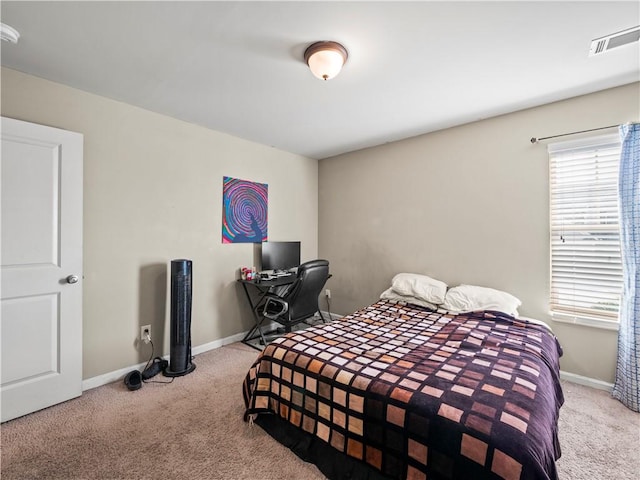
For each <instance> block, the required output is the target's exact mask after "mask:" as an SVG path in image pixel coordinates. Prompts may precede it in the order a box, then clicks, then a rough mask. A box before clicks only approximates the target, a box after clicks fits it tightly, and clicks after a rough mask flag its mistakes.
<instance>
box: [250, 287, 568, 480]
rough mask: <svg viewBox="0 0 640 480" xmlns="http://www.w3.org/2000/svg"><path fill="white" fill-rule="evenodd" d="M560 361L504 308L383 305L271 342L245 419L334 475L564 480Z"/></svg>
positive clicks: (254, 372) (255, 372)
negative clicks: (559, 465) (458, 310)
mask: <svg viewBox="0 0 640 480" xmlns="http://www.w3.org/2000/svg"><path fill="white" fill-rule="evenodd" d="M561 355H562V349H561V347H560V344H559V343H558V341H557V339H556V338H555V336H554V335H553V334H552V333H551V331H550V330H549V329H548V328H547V327H545V326H544V325H541V324H536V323H533V322H530V321H527V320H522V319H518V318H515V317H514V316H511V315H508V314H506V313H503V312H499V311H491V310H483V311H474V312H469V313H462V314H452V313H449V312H446V311H443V310H437V311H432V310H431V309H429V308H426V307H421V306H417V305H413V304H408V303H405V302H397V301H391V300H380V301H378V302H376V303H374V304H373V305H370V306H368V307H366V308H364V309H362V310H360V311H358V312H356V313H353V314H351V315H348V316H346V317H344V318H342V319H340V320H338V321H334V322H331V323H328V324H325V325H319V326H315V327H311V328H308V329H306V330H301V331H298V332H292V333H290V334H287V335H285V336H284V337H281V338H279V339H277V340H275V341H274V342H273V343H271V344H269V345H268V346H267V347H266V348H265V349H264V350H263V352H262V353H261V354H260V356H259V357H258V359H257V360H256V362H255V363H254V365H253V366H252V367H251V369H250V370H249V372H248V374H247V376H246V378H245V381H244V383H243V397H244V401H245V406H246V411H245V420H246V421H248V422H250V423H254V422H255V423H258V424H259V425H260V426H261V427H262V428H264V429H265V430H267V432H268V433H269V434H271V435H272V436H273V437H274V438H276V439H277V440H279V441H280V442H281V443H283V444H285V445H287V446H288V447H290V448H291V449H292V450H293V451H294V452H295V453H296V454H297V455H298V456H300V457H301V458H303V459H304V460H307V461H311V462H313V463H315V464H316V465H318V467H319V468H320V470H321V471H322V472H323V473H324V475H326V476H327V477H328V478H330V479H343V478H362V479H378V478H380V479H381V478H407V479H429V480H439V479H447V480H449V479H465V480H469V479H506V480H516V479H522V480H528V479H532V480H533V479H535V480H555V479H557V473H556V467H555V461H556V460H557V459H558V458H559V456H560V446H559V443H558V432H557V425H558V414H559V410H560V406H561V405H562V403H563V395H562V389H561V386H560V382H559V364H558V362H559V357H560V356H561ZM261 455H264V456H265V457H266V458H268V453H266V452H261Z"/></svg>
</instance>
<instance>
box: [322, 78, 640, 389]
mask: <svg viewBox="0 0 640 480" xmlns="http://www.w3.org/2000/svg"><path fill="white" fill-rule="evenodd" d="M639 93H640V84H638V83H635V84H631V85H627V86H623V87H620V88H615V89H611V90H606V91H602V92H599V93H595V94H592V95H586V96H582V97H577V98H574V99H570V100H567V101H563V102H558V103H553V104H549V105H546V106H542V107H538V108H533V109H529V110H525V111H521V112H517V113H513V114H509V115H504V116H500V117H496V118H491V119H488V120H481V121H478V122H475V123H472V124H468V125H464V126H460V127H456V128H451V129H447V130H443V131H439V132H435V133H432V134H428V135H423V136H419V137H414V138H410V139H407V140H403V141H399V142H394V143H390V144H387V145H384V146H380V147H375V148H370V149H366V150H361V151H358V152H353V153H350V154H345V155H341V156H337V157H334V158H330V159H326V160H321V161H320V167H319V204H320V210H319V255H320V256H321V257H323V258H327V259H328V260H330V262H331V265H332V267H331V270H332V273H333V278H332V279H331V280H330V282H329V284H328V286H329V287H330V288H331V289H332V306H333V309H334V310H335V311H337V312H339V313H347V312H351V311H353V310H355V309H357V308H359V307H362V306H364V305H368V304H370V303H372V302H374V301H375V300H376V299H377V298H378V295H379V294H380V293H381V292H382V291H383V290H384V289H386V288H387V287H388V286H389V284H390V280H391V278H392V277H393V275H394V274H396V273H398V272H420V273H425V274H428V275H431V276H433V277H435V278H438V279H441V280H443V281H445V282H447V283H448V284H449V285H451V286H454V285H457V284H460V283H467V284H475V285H484V286H488V287H493V288H498V289H502V290H506V291H508V292H511V293H513V294H514V295H516V296H517V297H519V298H520V299H521V300H522V302H523V305H522V307H521V309H520V312H521V314H522V315H526V316H531V317H536V318H540V319H542V320H545V321H547V322H549V323H550V324H551V325H552V327H553V329H554V331H555V332H556V334H557V336H558V337H559V339H560V341H561V343H562V344H563V347H564V350H565V353H564V357H563V359H562V364H561V366H562V369H563V370H566V371H569V372H572V373H575V374H578V375H584V376H588V377H592V378H596V379H600V380H603V381H606V382H613V379H614V372H615V357H616V348H617V347H616V338H617V336H616V335H617V334H616V332H614V331H607V330H603V329H597V328H592V327H582V326H577V325H572V324H563V323H559V322H553V321H552V320H551V318H550V317H549V315H548V313H547V312H548V308H547V304H548V297H549V295H548V291H549V238H548V237H549V227H548V208H549V200H548V195H549V191H548V160H547V149H546V144H545V143H540V144H537V145H532V144H531V143H530V141H529V139H530V138H531V137H533V136H536V137H542V136H547V135H554V134H560V133H566V132H572V131H577V130H582V129H589V128H594V127H600V126H606V125H613V124H618V123H624V122H627V121H632V120H635V121H638V120H639V119H640V112H639V109H640V107H639V105H640V95H639ZM425 108H428V106H425Z"/></svg>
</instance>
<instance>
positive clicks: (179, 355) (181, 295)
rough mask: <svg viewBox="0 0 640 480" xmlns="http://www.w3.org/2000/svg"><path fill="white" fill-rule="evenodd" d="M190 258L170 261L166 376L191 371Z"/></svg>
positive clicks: (192, 367)
mask: <svg viewBox="0 0 640 480" xmlns="http://www.w3.org/2000/svg"><path fill="white" fill-rule="evenodd" d="M191 263H192V262H191V260H183V259H180V260H172V261H171V349H170V358H169V366H168V367H167V368H166V369H165V370H164V375H165V376H167V377H180V376H182V375H186V374H188V373H191V372H193V370H194V369H195V368H196V365H195V364H194V363H192V362H191V290H192V289H191Z"/></svg>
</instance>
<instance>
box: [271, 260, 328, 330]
mask: <svg viewBox="0 0 640 480" xmlns="http://www.w3.org/2000/svg"><path fill="white" fill-rule="evenodd" d="M328 278H329V262H328V261H326V260H312V261H310V262H306V263H303V264H302V265H300V266H299V267H298V275H297V278H296V281H295V282H294V283H293V285H291V286H290V287H289V288H288V289H287V291H286V292H285V293H284V294H283V295H276V294H273V293H268V294H267V296H266V302H265V304H264V310H263V311H262V314H263V315H264V316H265V317H266V318H268V319H270V320H273V321H276V322H278V323H280V324H282V325H284V327H285V332H290V331H291V326H292V325H295V324H296V323H300V322H302V321H304V320H307V319H308V318H311V317H313V316H314V315H315V314H316V312H317V313H318V314H319V315H320V318H321V319H322V321H323V322H325V319H324V317H323V316H322V312H320V307H319V305H318V297H319V296H320V293H321V292H322V289H323V288H324V284H325V283H326V282H327V279H328Z"/></svg>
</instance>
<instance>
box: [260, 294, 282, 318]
mask: <svg viewBox="0 0 640 480" xmlns="http://www.w3.org/2000/svg"><path fill="white" fill-rule="evenodd" d="M269 304H273V305H274V306H275V307H280V310H278V311H273V312H269ZM287 311H289V304H288V303H287V302H286V301H284V300H283V299H282V298H280V297H278V296H277V295H267V301H266V302H265V304H264V308H263V312H262V315H264V316H265V317H266V318H269V319H271V320H276V319H277V318H278V317H281V316H282V315H284V314H285V313H287Z"/></svg>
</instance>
